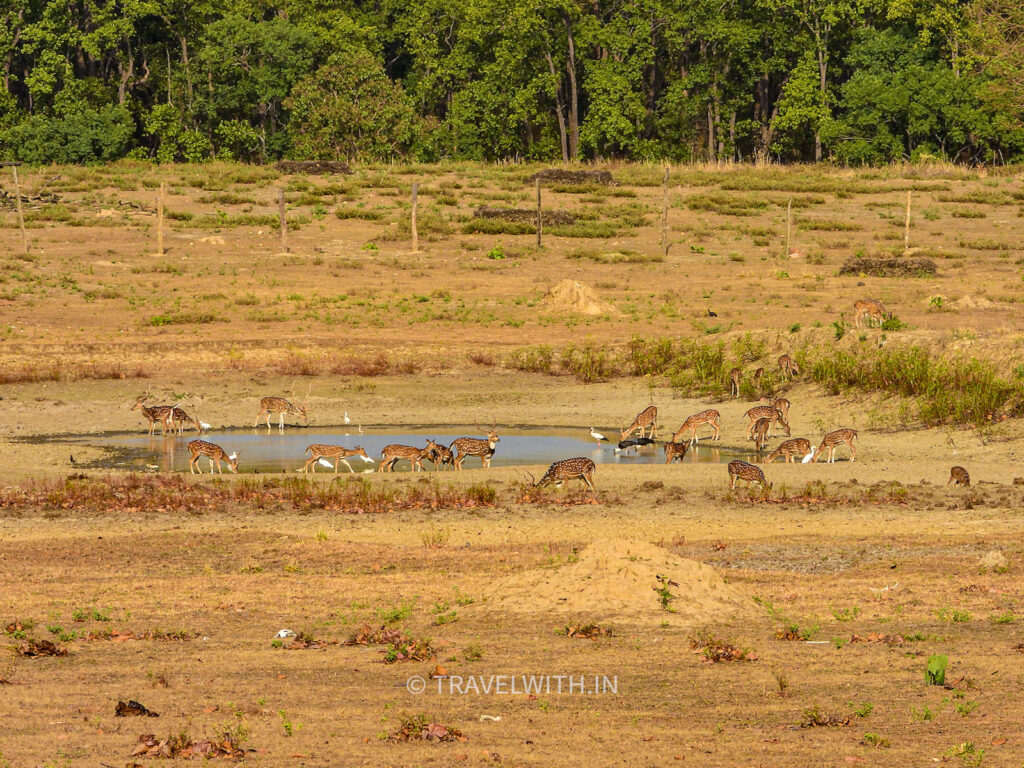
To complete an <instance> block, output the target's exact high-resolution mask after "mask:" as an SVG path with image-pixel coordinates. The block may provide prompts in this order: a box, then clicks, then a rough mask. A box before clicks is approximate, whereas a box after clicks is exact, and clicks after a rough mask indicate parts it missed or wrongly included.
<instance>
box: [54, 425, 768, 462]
mask: <svg viewBox="0 0 1024 768" xmlns="http://www.w3.org/2000/svg"><path fill="white" fill-rule="evenodd" d="M363 431H364V434H362V435H359V434H357V433H356V431H355V430H352V429H346V428H323V427H312V428H302V427H287V428H285V429H284V430H279V429H277V428H276V426H275V427H274V428H273V429H270V430H268V429H266V428H265V427H261V428H256V429H252V428H249V429H227V430H218V429H214V430H213V431H211V432H209V433H207V434H205V435H203V439H204V440H208V441H209V442H212V443H216V444H217V445H220V446H221V447H223V448H224V450H225V451H227V452H228V453H229V454H230V453H232V452H237V453H238V458H239V471H240V472H252V471H254V470H258V471H259V472H264V473H265V472H292V471H294V470H296V469H299V468H301V467H302V466H303V464H304V462H305V459H306V458H307V455H306V454H305V450H306V446H307V445H310V444H311V443H325V444H328V445H344V446H345V447H347V448H353V447H355V446H357V445H361V446H362V447H363V448H364V449H366V453H367V454H368V455H369V456H370V458H372V459H373V460H374V463H372V464H370V463H366V462H364V461H363V460H362V459H361V458H355V459H349V463H350V464H351V465H352V469H353V470H354V471H355V472H364V471H367V470H370V471H373V470H375V469H376V467H377V463H378V462H379V460H380V453H381V450H382V449H383V448H384V446H385V445H388V444H390V443H401V444H404V445H413V446H423V445H425V444H426V438H428V437H429V438H431V439H432V440H434V441H436V442H438V443H442V444H444V445H450V444H451V442H452V441H453V440H455V438H457V437H467V436H470V437H473V436H475V437H479V436H480V435H479V434H478V433H477V431H476V430H475V428H474V427H452V426H443V427H442V426H435V427H429V426H425V427H416V428H411V427H399V428H394V427H391V428H380V429H370V428H367V427H364V428H363ZM599 431H600V430H599ZM498 434H499V437H500V439H499V442H498V445H497V449H496V450H495V453H494V457H493V459H492V460H491V466H495V467H498V466H516V465H529V464H549V463H550V462H552V461H556V460H558V459H566V458H570V457H573V456H587V457H590V458H591V459H593V460H594V461H595V462H597V463H599V464H609V463H614V464H652V463H663V462H664V461H665V454H664V451H663V445H662V443H660V442H659V443H656V444H654V445H649V446H645V447H642V448H640V449H630V450H628V451H625V452H618V453H617V452H615V451H614V450H613V449H614V446H613V445H610V444H609V443H607V442H605V443H602V445H601V447H600V448H598V446H597V443H596V441H595V440H593V439H592V438H590V435H589V430H588V429H576V428H571V429H570V428H567V429H557V428H551V427H543V428H535V429H531V428H520V429H503V428H501V427H499V428H498ZM606 434H608V435H613V434H615V435H616V436H617V433H613V432H612V431H611V430H609V431H607V432H606ZM196 437H197V435H196V433H195V432H191V433H188V434H185V435H183V436H178V437H171V436H169V435H168V436H166V437H161V436H159V435H156V436H154V437H152V438H150V437H149V436H147V435H146V434H145V433H142V434H138V433H131V434H114V435H105V436H102V437H98V438H97V437H89V438H76V439H75V440H73V441H72V442H80V443H87V444H91V445H100V446H104V447H108V448H112V449H114V454H113V456H114V458H112V459H110V460H108V461H105V462H103V466H106V467H111V468H120V469H140V470H144V469H159V470H161V471H165V472H166V471H186V472H187V471H188V459H189V452H188V448H187V447H186V446H187V444H188V442H189V441H190V440H194V439H195V438H196ZM737 458H741V459H744V460H747V461H753V460H754V455H753V453H752V452H751V451H736V450H729V449H726V448H720V447H718V446H716V445H715V444H714V443H713V442H710V441H707V440H705V441H702V442H701V443H700V445H698V446H695V447H692V448H691V449H690V451H689V453H688V454H687V455H686V458H685V459H684V460H683V462H684V463H712V464H715V463H723V462H729V461H732V460H733V459H737ZM330 461H331V463H332V464H333V463H334V462H333V460H330ZM199 464H200V466H202V467H204V468H206V467H207V461H206V459H205V458H201V459H200V460H199ZM424 466H425V467H427V468H432V465H431V464H430V463H429V462H425V463H424ZM479 466H480V459H479V458H478V457H474V456H470V457H467V458H466V460H465V463H464V464H463V467H465V468H475V467H479ZM397 469H398V470H399V471H401V470H408V469H409V464H408V462H405V461H400V462H399V466H398V467H397ZM317 471H318V473H319V472H330V471H332V470H330V469H327V468H326V467H323V466H319V467H317ZM339 471H340V472H348V470H347V469H346V468H345V465H344V464H342V465H341V467H340V468H339Z"/></svg>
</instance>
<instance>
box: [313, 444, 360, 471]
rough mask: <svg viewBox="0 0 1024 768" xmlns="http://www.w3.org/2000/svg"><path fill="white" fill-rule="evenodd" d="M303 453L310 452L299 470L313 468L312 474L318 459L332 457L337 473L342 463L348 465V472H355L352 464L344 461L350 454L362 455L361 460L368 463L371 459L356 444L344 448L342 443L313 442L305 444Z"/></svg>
mask: <svg viewBox="0 0 1024 768" xmlns="http://www.w3.org/2000/svg"><path fill="white" fill-rule="evenodd" d="M305 453H308V454H310V458H309V459H308V460H307V461H306V464H305V466H303V468H302V469H301V470H299V471H300V472H308V471H309V468H310V467H312V468H313V474H314V475H315V474H316V465H317V462H319V461H320V459H325V458H332V459H334V474H338V465H339V464H344V465H345V466H346V467H348V471H349V472H355V470H354V469H352V465H351V464H349V463H348V461H346V459H348V458H350V457H352V456H362V457H363V460H364V461H366V462H367V463H369V462H370V461H372V459H371V458H370V457H369V456H367V455H366V451H364V450H363V447H362V446H361V445H357V446H356V447H355V448H346V447H345V446H343V445H322V444H320V443H313V445H310V446H307V447H306V450H305Z"/></svg>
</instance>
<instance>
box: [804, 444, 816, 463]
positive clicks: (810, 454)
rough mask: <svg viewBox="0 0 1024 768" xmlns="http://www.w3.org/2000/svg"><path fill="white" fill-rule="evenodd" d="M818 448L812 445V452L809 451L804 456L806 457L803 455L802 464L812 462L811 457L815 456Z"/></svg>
mask: <svg viewBox="0 0 1024 768" xmlns="http://www.w3.org/2000/svg"><path fill="white" fill-rule="evenodd" d="M816 450H818V449H817V448H815V447H814V446H813V445H812V446H811V452H810V453H808V454H807V455H806V456H804V457H803V458H802V459H800V463H801V464H810V463H811V459H813V458H814V452H815V451H816Z"/></svg>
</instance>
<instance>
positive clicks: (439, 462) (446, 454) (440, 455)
mask: <svg viewBox="0 0 1024 768" xmlns="http://www.w3.org/2000/svg"><path fill="white" fill-rule="evenodd" d="M427 458H428V459H429V460H430V462H431V463H432V464H433V465H434V471H437V470H439V469H440V468H441V467H443V466H444V465H445V464H450V465H452V466H454V465H455V456H454V455H453V454H452V452H451V451H450V450H448V449H447V448H446V447H445V446H443V445H441V444H440V443H433V445H432V447H431V450H430V455H429V456H427Z"/></svg>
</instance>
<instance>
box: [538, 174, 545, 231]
mask: <svg viewBox="0 0 1024 768" xmlns="http://www.w3.org/2000/svg"><path fill="white" fill-rule="evenodd" d="M536 182H537V247H538V248H540V247H541V246H540V235H541V232H542V231H543V230H544V224H543V221H542V219H541V211H540V176H538V177H537V178H536Z"/></svg>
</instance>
